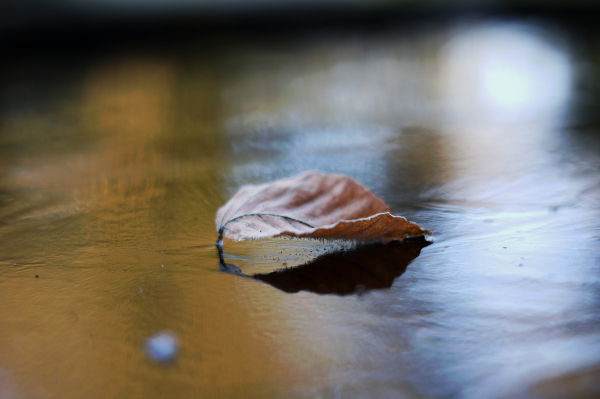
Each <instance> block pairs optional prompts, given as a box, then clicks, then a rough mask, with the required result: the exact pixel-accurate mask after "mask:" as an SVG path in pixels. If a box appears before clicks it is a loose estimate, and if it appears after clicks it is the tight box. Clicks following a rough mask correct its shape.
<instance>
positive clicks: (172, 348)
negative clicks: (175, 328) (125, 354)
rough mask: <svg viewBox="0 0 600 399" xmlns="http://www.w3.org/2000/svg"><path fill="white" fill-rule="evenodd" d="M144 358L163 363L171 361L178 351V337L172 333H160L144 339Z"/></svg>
mask: <svg viewBox="0 0 600 399" xmlns="http://www.w3.org/2000/svg"><path fill="white" fill-rule="evenodd" d="M145 350H146V356H148V358H149V359H150V360H152V361H155V362H159V363H164V362H168V361H170V360H173V359H174V358H175V356H176V355H177V351H178V350H179V337H178V336H177V334H175V333H174V332H172V331H161V332H159V333H157V334H154V335H153V336H151V337H150V338H147V339H146V344H145Z"/></svg>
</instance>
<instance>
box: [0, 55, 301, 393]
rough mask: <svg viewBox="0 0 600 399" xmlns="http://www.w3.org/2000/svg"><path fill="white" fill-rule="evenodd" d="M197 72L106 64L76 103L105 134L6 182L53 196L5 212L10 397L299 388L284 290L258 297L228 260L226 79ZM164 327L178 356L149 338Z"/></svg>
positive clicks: (0, 344) (2, 331) (1, 365)
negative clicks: (221, 236)
mask: <svg viewBox="0 0 600 399" xmlns="http://www.w3.org/2000/svg"><path fill="white" fill-rule="evenodd" d="M187 73H188V74H189V75H185V76H183V77H179V76H178V75H177V74H176V72H175V69H174V68H173V66H171V65H170V64H169V63H168V62H157V61H144V60H136V61H120V62H116V63H109V64H104V65H101V66H98V67H97V68H95V69H93V70H92V71H90V72H89V74H88V76H87V77H86V79H85V81H84V82H83V83H82V85H81V87H82V90H83V100H82V102H81V104H80V105H79V106H78V107H76V109H75V110H73V109H71V110H70V111H69V112H75V113H77V114H78V115H79V116H80V118H81V121H82V122H81V124H80V126H79V128H80V129H81V130H82V134H83V135H86V136H87V137H88V138H89V139H90V140H92V142H93V145H92V146H90V147H88V148H87V149H85V150H81V149H79V148H74V149H73V150H72V151H71V152H70V153H69V152H67V153H66V154H62V155H60V156H56V154H49V156H48V155H46V154H44V155H43V156H41V157H40V159H39V160H38V161H37V162H36V164H37V165H39V166H35V167H29V168H21V169H18V170H17V171H16V173H13V175H12V177H11V178H10V179H9V180H10V181H4V183H5V184H7V185H8V186H9V187H10V189H11V190H13V192H23V193H25V194H23V196H24V198H29V197H30V196H31V195H35V196H41V197H43V198H49V199H50V200H48V201H46V202H44V201H41V202H38V205H39V206H37V207H33V208H31V209H26V210H24V211H22V212H20V213H19V215H20V222H19V223H16V222H15V223H11V224H10V225H9V226H3V225H0V234H1V235H2V250H3V251H2V252H3V256H4V258H2V260H0V263H1V266H2V274H0V314H2V315H3V320H2V323H0V381H2V382H5V384H3V388H1V389H0V396H3V395H4V394H7V392H9V390H10V392H16V393H15V394H14V396H15V397H53V396H57V397H61V398H79V397H98V396H99V395H101V396H103V397H115V398H117V397H144V398H149V397H167V396H168V397H181V398H184V397H185V398H188V397H221V398H239V397H245V398H264V397H294V395H295V394H293V393H290V392H289V391H288V387H289V386H290V384H291V381H292V380H294V381H303V377H301V376H300V377H299V376H298V375H297V373H298V370H297V369H296V367H295V366H294V361H293V360H291V359H288V358H286V355H285V350H283V349H282V345H283V342H285V341H286V338H285V335H286V331H285V329H284V331H281V330H280V329H278V328H276V327H275V324H273V321H272V320H274V319H276V320H277V322H276V324H277V323H279V322H281V321H282V320H283V319H284V317H283V316H282V315H279V314H277V315H275V314H274V313H273V312H277V310H276V303H277V302H278V301H280V296H281V294H280V293H277V292H273V291H274V290H272V289H269V290H268V291H264V292H262V291H261V293H260V295H262V296H261V299H260V301H261V304H260V306H261V309H260V311H256V309H255V308H254V306H255V305H257V304H256V303H253V301H252V300H250V301H249V302H247V301H245V299H248V298H246V297H245V295H247V294H246V292H247V291H252V290H253V289H256V287H258V286H260V284H255V285H251V286H247V287H246V286H241V285H243V284H244V283H243V282H240V281H239V280H237V279H235V278H232V276H229V275H225V274H221V273H219V272H218V271H217V265H218V264H217V257H216V255H215V253H213V251H214V248H213V247H212V243H213V241H214V239H215V238H216V232H215V231H214V223H213V216H214V214H215V211H216V209H217V208H218V206H219V205H220V204H221V203H222V201H223V198H222V194H221V193H220V191H219V184H218V182H219V173H218V171H219V165H220V163H219V162H220V158H219V151H220V148H219V145H220V141H219V140H218V139H215V138H214V136H215V135H216V134H217V133H218V131H217V129H216V126H218V125H219V121H218V113H217V112H214V113H213V112H209V111H207V110H211V109H213V108H214V107H215V106H216V105H215V104H218V102H217V101H215V98H218V96H219V92H218V89H219V86H218V85H217V84H215V83H213V84H210V85H209V84H206V82H207V81H211V78H212V76H213V75H212V74H210V73H207V71H206V70H199V71H191V72H187ZM195 74H198V75H199V76H196V75H195ZM205 74H206V75H207V76H205ZM190 75H191V76H190ZM178 78H180V79H183V80H185V81H187V82H196V84H197V86H195V85H193V84H192V85H191V87H186V86H185V85H178V84H176V83H175V82H176V81H177V79H178ZM208 89H210V90H208ZM194 91H199V92H200V91H201V92H202V95H200V96H197V97H195V102H191V103H190V102H187V104H188V106H189V108H187V109H186V108H184V109H183V110H182V107H180V104H179V103H180V102H186V101H187V100H189V98H186V96H188V95H189V94H190V93H191V92H194ZM174 104H175V105H174ZM174 108H176V109H174ZM197 109H200V110H202V109H203V110H205V111H203V112H196V110H197ZM180 121H181V125H180V124H179V123H180ZM194 124H196V125H198V126H199V130H200V132H201V133H200V134H199V135H198V136H199V137H200V139H197V138H196V139H194V140H195V141H194V140H192V139H191V137H192V136H193V133H194V132H193V125H194ZM180 126H182V128H181V133H179V131H180V129H179V128H180ZM178 134H179V136H178ZM179 139H181V140H182V141H183V142H185V143H186V145H185V146H183V147H178V146H177V145H174V144H173V143H177V142H178V140H179ZM161 145H165V146H166V147H168V148H166V149H165V148H164V147H161ZM194 146H196V147H199V148H200V149H199V150H198V151H195V150H194V148H193V147H194ZM178 150H181V152H182V153H183V156H182V157H176V155H177V154H176V153H175V152H176V151H178ZM192 154H200V156H199V157H198V158H186V157H187V156H189V155H192ZM170 155H175V156H174V157H171V156H170ZM207 248H208V249H207ZM13 262H14V263H15V264H17V266H12V263H13ZM199 263H200V265H201V266H200V267H199ZM35 276H38V277H35ZM164 329H171V330H173V331H175V332H176V333H177V334H178V335H179V336H180V338H181V350H180V353H179V356H178V358H177V360H176V361H175V362H174V363H173V364H169V365H166V366H164V367H163V366H161V365H156V364H153V363H152V362H150V361H149V360H147V359H146V358H145V357H144V353H143V349H142V345H143V342H144V339H145V338H146V337H148V336H150V335H152V334H154V333H156V332H157V331H160V330H164ZM3 370H7V372H6V373H4V372H3Z"/></svg>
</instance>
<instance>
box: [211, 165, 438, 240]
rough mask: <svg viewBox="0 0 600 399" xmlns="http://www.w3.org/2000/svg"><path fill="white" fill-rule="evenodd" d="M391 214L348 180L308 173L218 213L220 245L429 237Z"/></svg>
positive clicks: (252, 191)
mask: <svg viewBox="0 0 600 399" xmlns="http://www.w3.org/2000/svg"><path fill="white" fill-rule="evenodd" d="M389 211H390V208H389V207H388V206H387V205H386V204H385V203H384V202H383V201H382V200H381V199H380V198H378V197H377V196H376V195H375V194H373V193H372V192H371V191H369V190H368V189H367V188H365V187H364V186H363V185H361V184H360V183H357V182H356V181H354V180H352V179H351V178H350V177H348V176H344V175H339V174H324V173H321V172H307V173H304V174H301V175H299V176H296V177H293V178H290V179H285V180H278V181H275V182H271V183H267V184H261V185H257V186H255V185H247V186H243V187H242V188H240V190H239V191H238V192H237V193H236V194H235V195H234V196H233V197H232V198H231V199H230V200H229V201H228V202H227V203H226V204H225V205H223V206H222V207H221V208H220V209H219V210H218V211H217V217H216V224H217V230H218V231H219V242H218V245H219V244H220V242H221V238H222V236H225V237H227V238H228V239H230V240H232V241H240V240H244V239H256V238H266V237H283V236H289V237H301V238H316V239H328V240H337V239H344V240H356V241H383V242H389V241H393V240H402V239H404V238H407V237H419V236H423V235H425V234H426V231H424V230H422V229H421V228H420V227H419V226H418V225H417V224H415V223H411V222H409V221H407V220H406V219H404V218H403V217H400V216H394V215H392V214H390V213H389Z"/></svg>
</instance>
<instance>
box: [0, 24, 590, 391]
mask: <svg viewBox="0 0 600 399" xmlns="http://www.w3.org/2000/svg"><path fill="white" fill-rule="evenodd" d="M581 40H582V38H580V37H578V36H577V35H575V34H573V33H572V32H570V31H569V30H568V29H566V28H564V27H562V28H561V27H560V26H557V25H555V24H553V23H550V22H540V21H537V22H535V23H531V22H526V21H525V22H523V21H517V22H514V21H504V22H485V21H483V22H482V21H476V22H466V23H454V24H447V25H444V26H438V27H435V28H433V29H432V28H431V27H429V28H428V29H425V28H419V29H411V30H395V29H388V30H385V31H384V32H379V33H372V32H371V33H357V32H353V33H348V32H346V33H344V34H341V33H323V34H314V35H310V36H306V35H305V36H302V35H301V36H300V37H293V38H289V37H287V38H279V39H274V38H272V37H270V38H255V39H241V38H230V39H223V40H216V39H210V40H209V39H206V41H208V42H209V44H206V43H205V41H202V40H199V41H198V42H196V41H192V43H185V44H182V45H181V46H173V48H169V49H168V50H167V49H164V48H160V49H156V48H154V47H148V46H146V47H145V48H142V49H140V48H138V47H135V46H131V47H128V46H127V45H123V46H122V47H119V48H117V49H110V50H108V49H107V50H102V51H99V52H98V53H94V54H93V55H90V54H86V55H81V56H76V55H69V56H67V55H62V56H58V55H35V56H29V57H28V56H22V57H20V58H15V59H14V60H13V61H11V62H10V63H8V65H5V66H4V67H3V68H4V72H3V75H4V77H3V80H2V82H1V83H2V86H1V87H0V89H1V90H2V91H1V107H2V108H1V109H0V112H1V114H0V118H1V119H0V315H1V322H0V397H2V398H81V397H88V398H94V397H112V398H142V397H143V398H159V397H171V398H191V397H205V398H364V397H377V398H384V397H385V398H388V397H389V398H397V397H404V398H420V397H440V398H445V397H452V398H454V397H456V398H458V397H460V398H505V397H522V398H529V397H543V398H549V397H567V396H569V397H576V396H577V395H584V394H590V392H592V393H594V392H595V393H596V394H597V393H598V387H597V386H595V385H594V384H595V383H594V382H593V381H595V380H596V379H597V377H598V375H599V372H598V371H597V370H598V369H599V368H600V322H599V320H600V254H599V252H598V249H599V248H600V246H599V245H598V244H599V242H600V218H599V217H600V206H599V204H600V173H599V172H600V155H599V154H600V136H599V134H598V125H597V120H596V121H594V119H593V118H592V117H591V116H590V115H592V116H593V111H594V109H598V108H597V105H594V104H597V102H596V101H597V100H598V98H599V96H598V86H597V82H598V81H599V79H600V75H599V73H598V64H597V63H595V62H597V60H598V59H599V58H598V56H600V54H596V53H593V52H591V51H590V48H594V47H593V46H589V48H588V47H585V46H584V45H582V44H581ZM586 40H589V41H591V43H592V44H594V43H595V44H597V42H594V41H593V40H592V39H590V38H586ZM307 170H321V171H324V172H336V173H344V174H347V175H350V176H352V177H353V178H355V179H356V180H358V181H360V182H362V183H363V184H364V185H365V186H367V187H369V188H370V189H371V190H372V191H374V192H375V193H376V194H377V195H379V196H380V197H381V198H383V199H384V200H385V201H386V202H387V203H388V204H389V205H390V206H391V207H392V209H393V210H394V213H395V214H399V215H403V216H405V217H407V218H408V219H409V220H412V221H415V222H417V223H419V224H420V225H421V226H422V227H423V228H427V229H430V230H432V231H433V236H432V237H431V241H432V243H431V244H430V245H428V246H424V247H422V248H421V246H419V247H418V248H417V249H415V250H413V255H415V256H416V255H419V250H420V255H419V256H418V257H415V256H411V257H410V258H406V259H404V258H403V260H402V262H405V264H404V265H403V266H402V265H401V268H400V269H398V270H397V271H394V272H393V273H392V274H393V275H392V276H391V277H390V279H389V284H384V285H383V286H378V287H371V288H369V287H366V288H364V287H363V289H359V290H351V291H352V292H350V293H349V292H341V291H336V290H335V289H334V288H335V287H334V288H331V287H330V288H331V289H327V290H322V292H314V291H311V290H310V289H308V288H306V287H304V288H299V289H288V290H287V292H286V289H284V288H282V286H280V287H279V288H277V287H276V286H273V285H270V284H269V281H267V280H268V278H266V277H265V278H263V279H262V280H263V281H259V280H257V279H249V278H244V277H243V276H240V275H236V274H231V273H224V272H222V271H220V270H219V257H218V253H217V251H216V249H215V247H214V242H215V241H216V238H217V233H216V231H215V225H214V217H215V213H216V210H217V209H218V208H219V207H220V206H221V205H222V204H224V203H225V202H226V201H227V199H228V198H229V197H230V196H231V195H232V194H233V193H234V192H235V191H236V190H237V189H238V188H239V187H240V185H242V184H246V183H263V182H267V181H271V180H273V179H278V178H284V177H289V176H293V175H296V174H298V173H301V172H304V171H307ZM411 245H412V244H411ZM224 251H225V254H224V257H225V260H226V262H227V263H228V264H232V265H235V266H236V267H237V268H239V269H240V270H241V272H242V273H244V274H246V275H253V274H261V275H263V276H265V275H269V273H270V272H272V271H273V270H276V269H282V268H286V267H287V268H292V267H296V266H299V265H301V264H303V263H305V262H308V261H311V260H314V261H315V262H314V263H313V264H312V266H310V267H311V268H312V270H317V271H318V270H320V269H319V267H320V266H319V265H321V264H322V263H327V259H325V261H324V260H323V259H324V258H318V259H316V260H315V259H314V258H315V256H316V254H322V253H325V254H328V253H330V252H331V250H330V248H329V247H328V246H327V245H323V243H320V242H310V241H306V242H305V241H293V240H260V241H249V242H242V243H232V242H225V247H224ZM386 251H387V252H386ZM414 251H416V252H414ZM383 252H385V256H387V257H391V259H392V261H393V260H394V259H396V258H395V256H396V255H395V252H394V251H390V250H387V249H386V250H383ZM348 254H350V255H352V252H349V253H348ZM371 254H372V252H367V253H360V254H359V255H356V256H355V258H353V259H354V261H359V262H366V263H368V260H367V259H368V258H369V257H370V256H371ZM326 256H335V255H326ZM398 256H400V257H402V256H404V255H398ZM413 258H414V259H413ZM319 262H321V263H319ZM315 268H316V269H315ZM291 270H294V269H291ZM303 270H304V269H303ZM340 273H341V272H340ZM390 273H391V272H390ZM340 278H341V279H343V278H345V277H344V276H341V277H340ZM265 282H266V283H265ZM325 288H327V287H325ZM296 291H297V292H296ZM292 292H293V293H292ZM164 330H169V331H171V332H172V333H174V334H175V335H176V336H177V337H178V339H179V353H178V355H177V357H176V358H175V360H174V361H172V362H170V363H167V364H157V363H155V362H153V361H151V360H149V359H148V358H147V357H146V355H145V353H144V348H143V345H144V341H145V339H146V338H147V337H149V336H152V335H154V334H156V333H157V332H160V331H164ZM586 378H587V379H586ZM590 381H591V382H590Z"/></svg>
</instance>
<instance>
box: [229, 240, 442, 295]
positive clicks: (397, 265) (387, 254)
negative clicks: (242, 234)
mask: <svg viewBox="0 0 600 399" xmlns="http://www.w3.org/2000/svg"><path fill="white" fill-rule="evenodd" d="M430 244H431V242H430V241H427V240H425V239H424V238H418V239H412V240H406V241H403V242H399V241H393V242H391V243H388V244H370V245H360V246H358V247H356V248H353V249H351V250H347V251H339V252H333V253H329V254H325V255H321V256H319V257H318V258H316V259H314V260H313V261H311V262H309V263H306V264H304V265H301V266H297V267H293V268H289V269H283V270H277V271H274V272H271V273H264V274H263V273H260V274H254V275H251V276H248V275H245V274H244V273H242V271H241V270H240V269H239V268H238V267H236V266H234V265H231V264H227V263H225V262H224V260H223V257H222V255H221V254H220V255H221V256H220V262H219V270H220V271H222V272H226V273H231V274H237V275H240V276H244V277H250V278H254V279H256V280H260V281H262V282H265V283H267V284H270V285H272V286H273V287H275V288H277V289H280V290H281V291H284V292H288V293H296V292H299V291H309V292H314V293H317V294H337V295H351V294H354V293H357V294H360V293H364V292H365V291H369V290H373V289H382V288H389V287H391V286H392V284H393V282H394V280H395V279H396V278H397V277H399V276H400V275H402V273H404V272H405V271H406V267H407V266H408V264H409V263H410V262H411V261H412V260H413V259H415V258H417V257H418V256H419V254H420V253H421V249H422V248H424V247H426V246H428V245H430Z"/></svg>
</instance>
